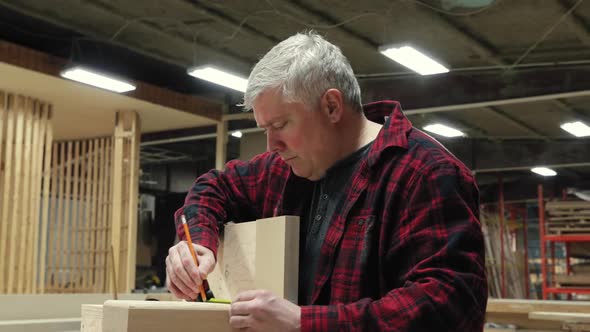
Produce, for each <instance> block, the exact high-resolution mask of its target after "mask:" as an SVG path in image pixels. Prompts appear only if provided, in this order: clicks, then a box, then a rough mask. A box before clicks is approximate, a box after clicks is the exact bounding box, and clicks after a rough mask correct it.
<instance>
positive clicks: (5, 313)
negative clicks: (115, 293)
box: [0, 293, 147, 328]
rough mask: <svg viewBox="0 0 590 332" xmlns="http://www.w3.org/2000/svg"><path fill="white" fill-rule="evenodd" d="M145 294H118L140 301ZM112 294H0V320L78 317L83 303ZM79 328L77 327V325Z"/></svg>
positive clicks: (94, 302)
mask: <svg viewBox="0 0 590 332" xmlns="http://www.w3.org/2000/svg"><path fill="white" fill-rule="evenodd" d="M146 297H147V296H146V294H140V293H133V294H130V293H126V294H119V298H121V299H123V300H137V301H142V300H145V299H146ZM112 299H113V297H112V294H105V293H85V294H12V295H6V294H0V321H2V320H9V319H19V320H25V319H48V318H60V317H80V312H81V306H82V305H83V304H94V305H102V304H103V303H104V302H105V301H108V300H112ZM78 328H79V327H78Z"/></svg>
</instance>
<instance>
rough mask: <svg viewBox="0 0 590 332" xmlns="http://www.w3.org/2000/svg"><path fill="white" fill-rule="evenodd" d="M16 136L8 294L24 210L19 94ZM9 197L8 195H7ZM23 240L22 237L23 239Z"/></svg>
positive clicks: (12, 286) (21, 101)
mask: <svg viewBox="0 0 590 332" xmlns="http://www.w3.org/2000/svg"><path fill="white" fill-rule="evenodd" d="M16 105H17V106H16V112H17V113H16V133H15V134H16V136H15V137H16V138H15V153H14V171H15V172H14V190H13V191H12V192H13V195H12V196H11V198H12V202H13V208H12V216H11V219H10V220H12V221H13V222H12V223H11V224H12V227H10V229H11V232H10V236H9V237H8V241H9V242H10V245H9V248H10V249H9V251H8V266H9V269H8V291H7V293H8V294H12V293H14V291H15V286H16V285H15V280H14V279H15V270H14V268H11V267H14V266H15V264H16V263H17V262H16V261H15V259H16V243H17V240H16V239H17V238H20V236H21V235H20V234H19V231H20V229H19V228H20V227H18V226H19V225H20V224H21V223H22V219H21V218H22V215H21V213H22V211H21V210H20V207H21V204H20V202H21V200H22V198H21V190H22V188H21V182H22V181H21V180H22V179H21V178H22V176H23V174H22V168H21V167H22V165H21V164H22V148H21V144H22V142H23V132H24V120H25V113H24V112H23V107H24V97H23V96H18V97H17V103H16ZM6 197H8V196H6ZM21 241H22V239H21Z"/></svg>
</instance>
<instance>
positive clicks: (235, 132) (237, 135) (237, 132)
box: [231, 130, 242, 138]
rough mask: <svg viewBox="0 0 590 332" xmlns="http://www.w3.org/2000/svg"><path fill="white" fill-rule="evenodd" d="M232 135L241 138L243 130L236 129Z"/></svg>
mask: <svg viewBox="0 0 590 332" xmlns="http://www.w3.org/2000/svg"><path fill="white" fill-rule="evenodd" d="M231 135H232V136H233V137H237V138H240V137H242V132H241V131H239V130H238V131H234V132H233V133H231Z"/></svg>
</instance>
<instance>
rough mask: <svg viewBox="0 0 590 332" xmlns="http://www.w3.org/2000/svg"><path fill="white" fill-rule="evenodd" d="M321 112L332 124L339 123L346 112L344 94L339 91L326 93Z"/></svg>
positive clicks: (327, 91)
mask: <svg viewBox="0 0 590 332" xmlns="http://www.w3.org/2000/svg"><path fill="white" fill-rule="evenodd" d="M320 108H321V111H323V112H325V113H326V115H327V116H328V118H329V119H330V122H332V123H336V122H339V121H340V119H341V118H342V113H343V112H344V102H343V99H342V92H340V90H338V89H328V90H326V92H324V95H323V96H322V99H321V102H320Z"/></svg>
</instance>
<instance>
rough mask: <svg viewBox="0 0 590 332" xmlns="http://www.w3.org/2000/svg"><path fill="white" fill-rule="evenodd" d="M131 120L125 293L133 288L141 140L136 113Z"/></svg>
mask: <svg viewBox="0 0 590 332" xmlns="http://www.w3.org/2000/svg"><path fill="white" fill-rule="evenodd" d="M130 115H131V116H132V119H131V122H132V123H131V136H130V138H129V141H130V142H129V146H130V153H129V154H128V156H129V164H128V165H129V184H128V188H129V189H128V194H127V197H128V199H129V204H128V215H127V218H126V219H127V223H128V225H129V228H128V234H127V273H126V275H127V280H126V282H125V283H126V287H125V290H126V291H130V290H132V289H134V288H135V265H136V257H137V223H138V219H137V199H138V197H137V196H138V195H139V143H140V140H141V129H140V122H139V121H140V120H139V116H138V114H137V113H136V112H132V113H130Z"/></svg>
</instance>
